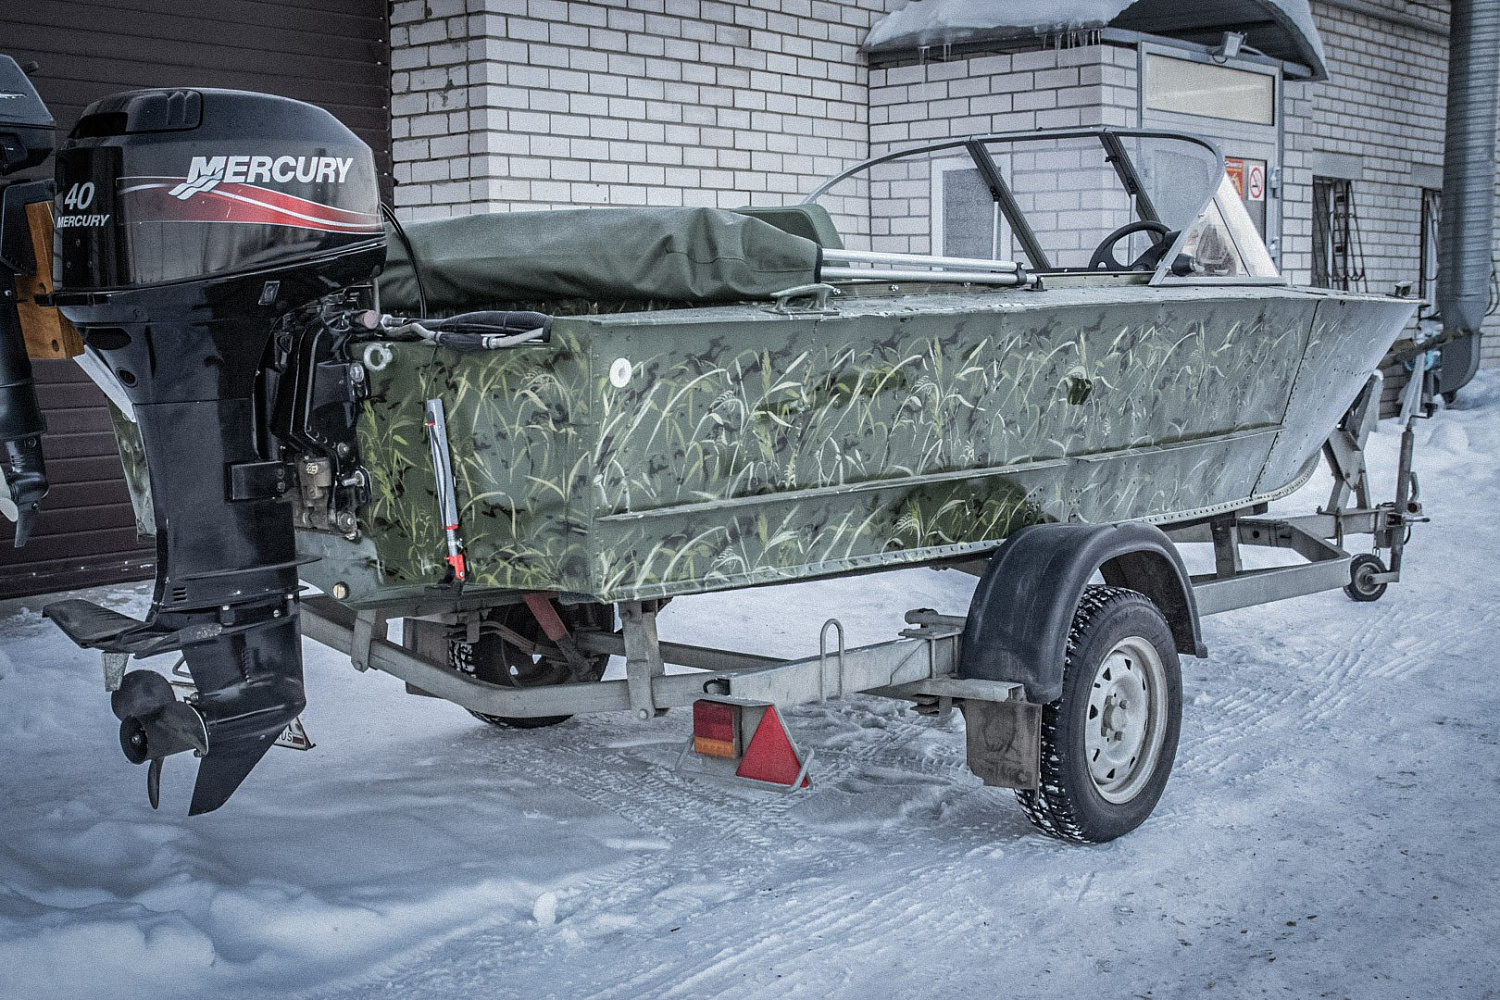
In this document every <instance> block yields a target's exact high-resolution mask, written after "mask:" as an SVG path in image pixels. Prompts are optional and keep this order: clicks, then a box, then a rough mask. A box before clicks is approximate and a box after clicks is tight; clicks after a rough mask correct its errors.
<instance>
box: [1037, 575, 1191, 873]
mask: <svg viewBox="0 0 1500 1000" xmlns="http://www.w3.org/2000/svg"><path fill="white" fill-rule="evenodd" d="M1153 657H1154V661H1153ZM1106 661H1108V662H1106ZM1137 691H1139V692H1140V700H1139V701H1135V699H1136V693H1135V692H1137ZM1127 693H1128V694H1129V698H1130V701H1135V705H1136V707H1135V708H1134V709H1133V710H1129V711H1127V709H1130V705H1129V703H1128V702H1127V700H1126V699H1125V697H1124V695H1125V694H1127ZM1115 698H1118V700H1116V701H1111V700H1110V699H1115ZM1101 699H1102V700H1103V701H1104V702H1105V703H1106V704H1105V707H1104V708H1103V710H1102V713H1101V710H1100V706H1099V705H1097V704H1096V703H1095V702H1097V701H1099V700H1101ZM1142 711H1144V716H1141V721H1140V722H1139V725H1136V724H1135V723H1134V722H1133V721H1132V720H1134V719H1135V718H1136V717H1137V716H1140V713H1141V712H1142ZM1117 712H1118V713H1119V714H1118V715H1116V713H1117ZM1111 719H1113V720H1114V721H1113V722H1111ZM1107 724H1108V725H1114V726H1116V727H1118V728H1117V729H1116V730H1114V731H1113V732H1115V733H1116V734H1117V735H1113V736H1111V735H1110V733H1111V732H1112V731H1111V730H1110V729H1109V728H1107ZM1091 727H1097V728H1091ZM1126 727H1131V728H1130V733H1129V734H1125V735H1119V734H1121V733H1123V732H1124V730H1125V728H1126ZM1181 728H1182V672H1181V667H1180V666H1179V664H1178V661H1177V648H1176V643H1175V642H1174V641H1173V638H1172V630H1171V629H1170V628H1169V627H1168V626H1167V621H1166V619H1165V618H1163V617H1162V613H1161V611H1160V610H1158V608H1157V607H1156V605H1155V604H1153V603H1151V600H1150V599H1149V598H1147V597H1146V595H1144V594H1142V593H1139V592H1138V591H1134V590H1126V589H1124V588H1122V587H1088V588H1086V589H1085V590H1084V593H1083V598H1082V599H1081V600H1080V601H1079V602H1078V610H1077V611H1076V612H1075V613H1074V615H1073V624H1072V627H1071V628H1070V629H1069V630H1068V653H1067V660H1066V662H1065V664H1064V668H1063V693H1062V697H1061V698H1059V699H1058V700H1057V701H1054V702H1052V703H1051V704H1049V705H1045V706H1043V708H1042V767H1041V784H1040V787H1039V788H1037V789H1036V790H1035V791H1017V792H1016V798H1017V800H1019V802H1020V803H1021V808H1022V809H1023V810H1025V812H1026V816H1027V818H1028V819H1030V820H1031V822H1032V823H1034V824H1035V825H1036V827H1037V828H1038V829H1039V830H1041V831H1042V832H1043V833H1045V834H1047V835H1048V836H1052V837H1056V838H1058V839H1059V840H1066V841H1071V842H1072V843H1076V844H1102V843H1104V842H1105V841H1108V840H1114V839H1115V838H1116V837H1120V836H1123V835H1124V834H1127V833H1129V832H1130V831H1131V830H1134V829H1135V828H1136V827H1138V826H1140V825H1141V824H1142V823H1143V822H1145V821H1146V817H1148V816H1150V815H1151V810H1152V809H1154V808H1156V803H1157V801H1158V800H1160V799H1161V795H1162V792H1163V791H1164V790H1165V789H1166V787H1167V778H1168V777H1169V776H1170V775H1171V773H1172V761H1173V759H1174V758H1175V757H1176V755H1177V739H1178V735H1179V733H1180V731H1181ZM1137 730H1139V731H1140V732H1141V733H1143V735H1142V737H1141V742H1140V745H1139V747H1138V748H1136V747H1135V733H1136V731H1137ZM1091 741H1093V746H1094V749H1092V750H1091V745H1090V744H1091ZM1111 743H1119V744H1120V746H1119V748H1118V753H1119V754H1121V755H1122V756H1121V757H1119V758H1116V755H1115V752H1114V751H1111V752H1109V753H1108V754H1106V755H1104V756H1101V755H1100V752H1099V750H1098V747H1099V746H1100V745H1101V744H1104V745H1109V744H1111ZM1132 750H1134V752H1133V753H1132ZM1091 753H1092V754H1093V761H1092V762H1091V761H1090V759H1089V758H1090V755H1091ZM1096 772H1102V773H1096Z"/></svg>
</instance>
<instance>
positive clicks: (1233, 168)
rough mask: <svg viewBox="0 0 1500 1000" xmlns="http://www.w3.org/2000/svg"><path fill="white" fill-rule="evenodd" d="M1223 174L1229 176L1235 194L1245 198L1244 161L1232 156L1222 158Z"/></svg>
mask: <svg viewBox="0 0 1500 1000" xmlns="http://www.w3.org/2000/svg"><path fill="white" fill-rule="evenodd" d="M1224 173H1226V174H1228V175H1229V182H1230V183H1231V184H1233V185H1234V191H1235V193H1236V194H1238V195H1239V196H1240V197H1241V198H1243V197H1245V161H1244V160H1241V159H1238V158H1237V157H1233V156H1226V157H1224Z"/></svg>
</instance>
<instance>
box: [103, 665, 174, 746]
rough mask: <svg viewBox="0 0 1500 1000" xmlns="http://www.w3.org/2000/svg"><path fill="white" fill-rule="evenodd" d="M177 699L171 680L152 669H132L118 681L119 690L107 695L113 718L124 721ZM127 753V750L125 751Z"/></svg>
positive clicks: (147, 713)
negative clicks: (113, 714)
mask: <svg viewBox="0 0 1500 1000" xmlns="http://www.w3.org/2000/svg"><path fill="white" fill-rule="evenodd" d="M176 700H177V695H176V694H175V693H174V692H173V691H172V682H171V681H169V680H167V679H166V678H165V677H163V676H162V675H161V674H159V673H157V672H156V671H154V670H132V671H131V672H130V673H128V674H126V675H125V676H124V678H123V679H121V681H120V690H118V691H116V692H114V693H113V694H111V695H110V696H109V707H110V709H112V710H113V711H114V713H115V718H117V719H119V720H120V721H121V722H124V721H125V720H126V719H129V718H140V717H141V716H144V715H150V714H151V713H152V712H155V711H157V710H158V709H160V708H161V707H162V706H163V705H170V704H172V703H173V702H174V701H176ZM126 753H127V755H128V754H129V751H126Z"/></svg>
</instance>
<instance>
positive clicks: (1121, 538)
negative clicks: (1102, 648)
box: [958, 522, 1208, 704]
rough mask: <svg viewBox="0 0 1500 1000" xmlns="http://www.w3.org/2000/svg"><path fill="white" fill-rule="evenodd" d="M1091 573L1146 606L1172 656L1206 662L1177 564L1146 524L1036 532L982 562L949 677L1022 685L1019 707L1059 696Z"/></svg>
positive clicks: (1049, 527)
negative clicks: (1170, 642)
mask: <svg viewBox="0 0 1500 1000" xmlns="http://www.w3.org/2000/svg"><path fill="white" fill-rule="evenodd" d="M1095 571H1099V572H1101V573H1102V574H1103V576H1104V581H1105V582H1106V583H1108V584H1109V585H1110V586H1114V587H1128V588H1130V589H1131V590H1138V591H1140V592H1141V593H1143V594H1145V595H1146V596H1147V597H1149V598H1150V599H1151V600H1152V601H1153V602H1154V603H1155V604H1156V606H1157V607H1158V608H1160V609H1161V612H1162V614H1163V615H1164V616H1165V617H1166V619H1167V622H1168V624H1169V625H1170V626H1171V628H1172V636H1173V638H1174V639H1175V640H1176V644H1177V650H1178V652H1180V653H1186V654H1189V655H1192V656H1207V655H1208V650H1207V649H1206V648H1205V647H1204V645H1203V641H1202V639H1201V637H1200V633H1199V629H1198V608H1197V604H1196V602H1195V601H1194V598H1193V587H1192V582H1191V580H1190V578H1189V576H1188V572H1187V569H1186V568H1185V567H1184V566H1183V564H1182V557H1181V556H1179V555H1178V554H1177V549H1176V548H1175V547H1174V546H1173V545H1172V542H1171V540H1169V539H1168V538H1167V536H1166V534H1165V533H1164V532H1163V531H1162V530H1161V529H1160V528H1158V527H1156V526H1155V525H1151V524H1142V523H1138V522H1129V523H1125V524H1105V525H1079V524H1036V525H1031V526H1029V527H1026V528H1023V529H1021V530H1020V531H1018V532H1016V533H1015V534H1014V535H1012V536H1011V537H1010V538H1009V539H1008V540H1007V541H1006V543H1005V544H1004V545H1003V546H1001V548H1000V550H999V551H998V552H996V553H995V555H994V556H993V557H991V559H990V562H989V565H988V566H987V567H986V568H985V572H984V575H983V576H982V577H981V578H980V580H979V586H978V587H977V588H975V590H974V598H973V600H972V601H971V602H970V603H969V617H968V621H967V623H966V624H965V626H964V635H963V648H962V650H961V651H960V654H959V662H958V675H959V676H960V677H974V678H981V679H984V680H995V681H1011V682H1016V683H1020V684H1023V685H1025V688H1026V699H1027V700H1028V701H1031V702H1035V703H1038V704H1047V703H1048V702H1052V701H1056V700H1057V699H1058V698H1060V697H1062V689H1063V662H1064V659H1065V658H1066V656H1067V652H1068V629H1069V627H1070V625H1071V623H1072V621H1073V613H1074V612H1075V611H1076V610H1077V608H1078V602H1079V599H1080V598H1082V596H1083V588H1084V587H1085V586H1086V585H1087V584H1088V582H1089V578H1090V577H1092V576H1093V575H1094V573H1095Z"/></svg>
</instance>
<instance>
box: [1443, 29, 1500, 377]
mask: <svg viewBox="0 0 1500 1000" xmlns="http://www.w3.org/2000/svg"><path fill="white" fill-rule="evenodd" d="M1497 90H1500V0H1452V15H1451V19H1450V21H1449V27H1448V122H1447V126H1448V130H1447V140H1446V142H1445V143H1444V148H1443V215H1442V220H1441V221H1440V223H1439V225H1438V275H1437V309H1438V314H1439V315H1440V316H1441V317H1442V320H1443V335H1444V337H1445V338H1451V339H1449V340H1448V342H1447V343H1445V344H1443V347H1442V353H1441V356H1440V357H1441V360H1440V362H1439V365H1438V372H1437V391H1438V392H1445V393H1446V392H1453V391H1454V390H1456V389H1459V388H1462V387H1463V386H1464V385H1465V384H1466V383H1467V382H1468V381H1469V379H1471V378H1473V377H1474V372H1475V371H1477V370H1478V369H1479V333H1480V325H1481V324H1482V323H1483V322H1484V313H1485V308H1486V306H1487V305H1488V300H1489V283H1490V268H1491V261H1490V254H1491V251H1492V248H1493V246H1494V239H1495V160H1494V153H1495V114H1496V99H1497Z"/></svg>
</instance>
